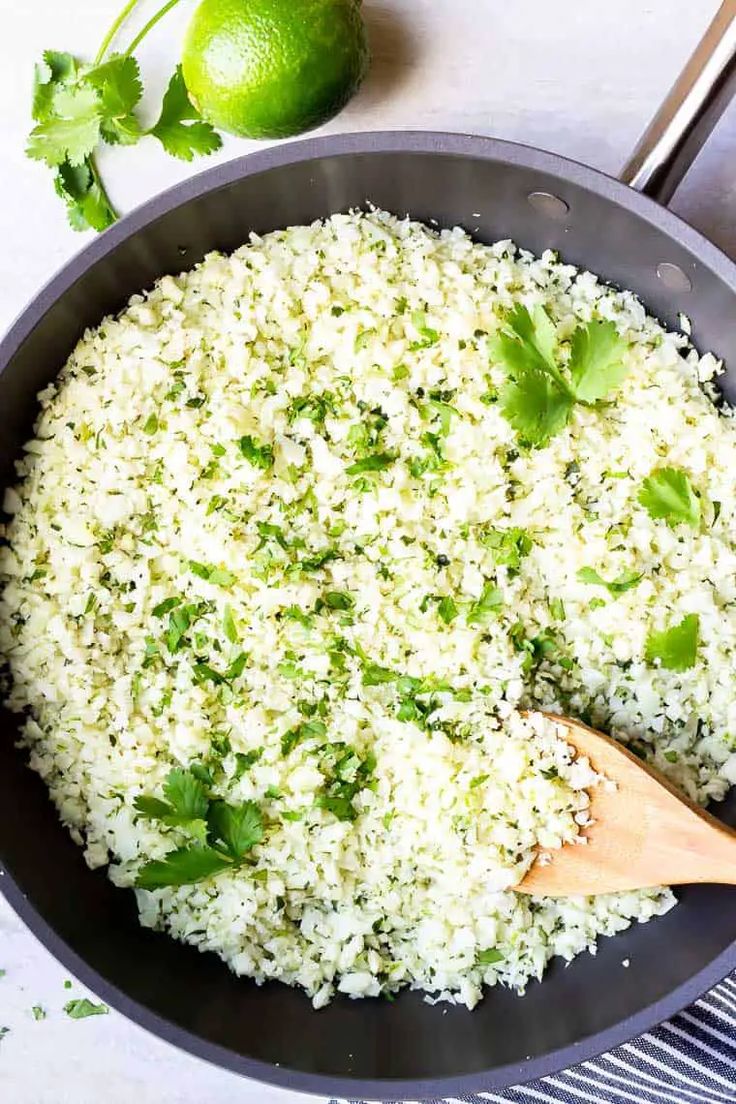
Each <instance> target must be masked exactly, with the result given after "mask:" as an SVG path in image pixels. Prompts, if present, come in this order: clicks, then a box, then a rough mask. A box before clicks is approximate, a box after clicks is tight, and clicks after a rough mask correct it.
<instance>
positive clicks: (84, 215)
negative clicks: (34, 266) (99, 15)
mask: <svg viewBox="0 0 736 1104" xmlns="http://www.w3.org/2000/svg"><path fill="white" fill-rule="evenodd" d="M174 2H176V0H174ZM173 6H174V4H173V3H171V2H170V3H168V4H165V5H164V7H163V8H162V9H161V10H160V12H159V13H158V15H156V16H154V17H153V18H152V19H151V20H149V22H148V24H146V26H145V28H144V29H143V31H142V32H141V33H140V34H139V35H138V36H137V38H136V40H135V42H134V43H133V46H131V48H129V49H128V50H127V51H126V52H125V53H122V54H113V55H110V56H109V57H108V58H107V59H106V60H105V54H106V52H107V48H108V46H109V44H110V41H111V39H112V38H113V36H114V34H115V33H116V32H117V31H118V30H119V28H120V26H121V23H122V21H123V20H122V18H121V17H118V19H117V20H116V21H115V23H114V25H113V27H112V28H111V32H109V33H108V34H107V36H106V37H105V40H104V42H103V44H102V47H101V48H100V50H99V51H98V53H97V57H96V58H95V60H94V62H93V63H92V64H91V65H88V64H85V63H83V62H81V61H79V60H78V59H77V58H75V57H73V56H72V55H71V54H68V53H60V52H58V51H55V50H47V51H46V52H45V53H44V54H43V57H42V60H41V61H40V62H38V63H37V64H36V66H35V69H34V82H33V102H32V116H33V119H34V122H35V124H36V125H35V126H34V127H33V130H32V131H31V133H30V136H29V139H28V146H27V150H26V152H27V154H28V156H29V157H31V158H33V159H34V160H38V161H44V162H45V163H46V164H47V165H48V166H49V167H50V168H51V169H53V170H54V188H55V190H56V193H57V195H58V196H59V197H60V198H61V199H62V200H63V201H64V203H65V204H66V207H67V213H68V216H69V222H70V224H71V225H72V227H73V228H74V229H75V230H87V229H90V228H91V229H94V230H104V229H105V228H106V227H108V226H110V225H111V224H112V223H113V222H115V220H116V219H117V213H116V211H115V209H114V207H113V206H112V204H111V203H110V200H109V198H108V196H107V193H106V191H105V187H104V185H103V183H102V180H101V178H100V175H99V172H98V169H97V165H96V161H95V156H96V153H97V150H98V148H99V147H100V145H101V144H102V143H103V142H106V143H108V144H110V145H123V146H131V145H135V143H137V142H138V141H140V139H141V138H143V137H144V136H145V135H146V134H150V135H152V136H153V137H155V138H157V139H158V140H159V141H160V142H161V144H162V145H163V147H164V149H165V150H166V151H167V152H168V153H170V154H172V156H174V157H180V158H183V159H184V160H187V161H190V160H191V159H192V156H193V155H194V154H195V153H201V154H207V153H211V152H212V151H213V150H215V149H218V148H219V146H220V145H221V144H222V143H221V140H220V137H219V135H218V134H217V133H216V132H215V131H214V130H213V129H212V127H211V126H210V125H209V124H208V123H205V122H203V121H202V120H201V118H200V116H199V113H198V112H197V110H196V108H195V107H194V106H193V104H192V103H191V101H190V100H189V97H188V95H187V91H186V87H185V85H184V80H183V77H182V73H181V67H177V69H176V72H175V73H174V75H173V77H172V78H171V81H170V83H169V87H168V90H167V92H166V94H165V96H164V101H163V106H162V109H161V115H160V117H159V119H158V121H157V123H156V124H155V125H154V126H153V127H152V128H151V129H150V130H147V131H146V130H144V129H143V127H142V126H141V123H140V120H139V118H138V116H137V114H136V111H137V107H138V104H139V102H140V99H141V96H142V93H143V85H142V83H141V77H140V70H139V67H138V62H137V61H136V60H135V58H134V57H132V56H131V55H132V50H133V48H134V47H135V46H137V45H138V43H139V42H140V41H142V39H143V38H144V36H145V34H146V33H147V32H148V31H149V30H150V29H151V28H152V27H153V26H154V25H155V24H156V22H157V21H158V18H160V16H161V15H163V14H165V12H166V11H167V10H168V9H169V8H171V7H173ZM129 8H130V5H129V6H128V8H126V10H125V12H124V13H123V17H124V15H125V14H126V13H127V11H128V10H129ZM191 120H194V121H191ZM185 121H188V122H189V125H188V126H185V125H184V123H185Z"/></svg>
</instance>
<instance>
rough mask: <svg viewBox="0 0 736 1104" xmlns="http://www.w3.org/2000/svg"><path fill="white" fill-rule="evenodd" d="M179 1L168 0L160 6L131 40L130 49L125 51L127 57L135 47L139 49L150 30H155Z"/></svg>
mask: <svg viewBox="0 0 736 1104" xmlns="http://www.w3.org/2000/svg"><path fill="white" fill-rule="evenodd" d="M136 3H137V0H136ZM178 3H179V0H168V3H166V4H164V6H163V7H162V8H159V10H158V11H157V12H156V14H155V15H152V16H151V18H150V19H149V20H148V22H147V23H146V25H145V26H144V27H142V28H141V29H140V31H139V32H138V34H137V35H136V36H135V38H134V39H133V41H132V42H131V44H130V46H129V47H128V49H127V50H126V51H125V55H124V56H125V57H130V55H131V54H132V53H133V51H134V50H135V49H137V47H138V46H139V45H140V44H141V42H142V41H143V39H144V38H145V37H146V35H147V34H148V32H149V31H151V30H153V28H154V27H155V26H156V24H157V23H158V21H159V19H163V17H164V16H165V15H166V13H167V12H169V11H171V9H172V8H174V7H176V5H177V4H178Z"/></svg>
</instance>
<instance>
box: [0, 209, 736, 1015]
mask: <svg viewBox="0 0 736 1104" xmlns="http://www.w3.org/2000/svg"><path fill="white" fill-rule="evenodd" d="M515 303H524V304H526V305H527V306H528V307H533V306H535V305H538V304H543V305H544V306H545V307H546V309H547V311H548V312H549V314H550V316H551V317H552V319H553V320H554V323H555V325H556V327H557V328H558V332H559V333H560V334H561V335H562V338H563V340H564V338H565V336H566V335H569V334H570V333H571V332H572V331H573V330H574V329H575V327H576V326H577V325H578V324H579V323H581V322H583V323H584V322H587V321H588V320H590V319H591V318H593V317H595V318H598V319H608V320H611V321H613V322H614V323H615V325H616V327H617V329H618V332H619V333H620V334H621V335H623V337H625V338H626V340H627V342H628V343H629V347H628V351H627V354H626V356H627V362H628V374H627V375H626V378H625V379H624V381H623V383H622V385H621V387H620V389H619V390H618V392H617V393H616V396H615V400H614V401H613V402H612V404H610V405H608V406H606V407H604V408H603V409H600V408H591V407H583V406H576V407H575V409H574V411H573V413H572V416H571V419H570V421H569V424H568V425H567V427H566V428H565V429H564V430H563V431H562V432H560V433H558V434H557V435H555V436H553V437H552V438H551V440H550V441H549V443H548V444H547V445H546V446H545V447H541V448H536V449H529V448H525V447H523V445H521V444H520V443H519V441H518V439H517V435H516V433H515V432H514V429H513V428H512V426H511V425H510V424H509V422H508V421H507V420H506V419H505V418H504V417H503V416H502V414H501V412H500V410H499V407H498V403H497V401H496V399H497V395H498V389H499V387H500V386H501V384H502V381H503V374H502V372H501V370H500V368H499V367H498V366H497V365H496V364H494V362H493V358H492V357H491V358H489V352H488V335H489V334H493V333H494V332H495V331H497V330H498V327H499V324H500V319H501V318H502V312H504V311H505V310H508V309H509V308H510V307H511V306H512V305H513V304H515ZM719 367H720V366H719V364H718V362H716V361H715V360H714V358H713V357H712V356H710V355H706V356H702V357H701V356H699V355H698V354H697V353H696V352H695V351H694V350H693V349H692V348H691V347H690V346H689V344H688V341H687V338H686V337H684V336H682V335H676V334H673V333H667V332H666V331H665V330H664V329H663V328H662V326H661V325H660V324H659V323H658V322H656V321H655V320H654V319H652V318H650V317H648V316H647V315H646V313H645V311H644V309H643V308H642V306H641V304H640V303H639V302H638V300H637V299H636V298H635V297H634V296H633V295H631V294H629V293H626V292H619V291H616V290H613V289H611V288H609V287H606V286H604V285H603V284H601V283H600V282H599V281H598V280H597V278H596V277H595V276H594V275H592V274H591V273H588V272H581V271H579V270H577V269H575V268H573V267H571V266H569V265H565V264H562V263H561V262H560V261H559V259H558V258H557V257H556V256H555V255H553V254H551V253H548V254H545V255H544V256H543V257H541V258H540V259H537V258H534V257H533V256H531V255H530V254H528V253H525V252H523V251H520V250H517V249H516V248H515V247H514V246H513V245H512V244H511V243H510V242H499V243H497V244H495V245H493V246H490V247H488V246H483V245H479V244H476V243H474V242H473V241H472V240H471V239H470V238H469V237H468V236H467V235H466V234H465V233H464V232H463V231H461V230H459V229H455V230H452V231H443V232H442V233H440V234H436V233H434V232H433V231H431V230H429V229H428V228H427V227H425V226H422V225H420V224H418V223H415V222H411V221H409V220H398V219H396V218H394V217H392V216H390V215H388V214H385V213H382V212H372V213H369V214H357V213H356V214H351V215H337V216H335V217H333V218H331V219H329V220H327V221H326V222H324V223H315V224H314V225H312V226H303V227H295V228H292V229H289V230H286V231H279V232H275V233H272V234H268V235H266V236H265V237H263V238H259V237H256V236H255V235H252V236H251V239H250V241H249V244H248V245H246V246H244V247H243V248H241V249H239V250H238V251H237V252H236V253H235V254H233V256H231V257H225V256H222V255H220V254H211V255H210V256H208V257H207V258H206V259H205V261H204V262H203V263H202V264H201V265H199V266H198V267H197V268H195V269H194V270H193V271H191V272H187V273H184V274H182V275H180V276H178V277H175V278H174V277H170V276H167V277H164V278H163V279H162V280H160V281H159V283H158V284H157V285H156V286H155V287H154V288H153V289H152V290H151V291H150V292H148V293H146V294H144V295H138V296H135V297H134V298H133V299H132V300H131V302H130V305H129V306H128V307H127V309H126V310H125V311H123V313H122V314H121V315H120V316H119V317H118V318H116V319H113V318H107V319H105V320H104V321H103V323H102V324H101V325H100V326H99V327H98V328H97V329H96V330H93V331H88V332H87V333H86V334H85V335H84V337H83V339H82V340H81V341H80V343H79V344H78V346H77V348H76V349H75V351H74V352H73V354H72V356H71V357H70V359H69V361H68V363H67V365H66V366H65V368H64V369H63V371H62V373H61V375H60V376H59V378H58V379H57V380H56V381H55V382H54V383H52V384H50V385H49V386H48V387H47V388H46V389H45V390H44V391H43V392H42V394H41V396H40V399H41V406H42V411H41V414H40V417H39V419H38V422H37V425H36V429H35V437H34V439H33V440H32V441H31V442H29V444H28V445H27V446H26V451H25V456H24V458H23V460H22V461H21V462H20V463H19V465H18V474H19V478H20V483H19V485H18V486H17V487H16V488H15V489H10V490H8V491H7V492H6V497H5V509H6V511H7V512H8V513H9V514H10V515H12V517H11V520H10V522H9V524H8V525H7V527H6V530H5V536H6V543H5V545H4V547H3V548H2V549H1V550H0V576H1V578H2V581H3V584H4V590H3V596H2V603H1V606H0V647H1V648H2V651H3V653H4V655H5V656H6V658H7V661H8V668H9V672H8V678H7V697H8V702H9V705H10V706H11V708H13V709H15V710H17V711H19V712H23V713H24V714H25V719H24V721H23V742H24V744H25V745H26V747H27V748H28V749H29V754H30V763H31V766H32V767H33V768H34V769H35V770H37V771H38V772H39V773H40V774H41V776H42V777H43V778H44V780H45V781H46V783H47V785H48V787H49V789H50V792H51V795H52V798H53V800H54V802H55V804H56V806H57V808H58V810H59V814H60V816H61V818H62V820H63V822H64V823H65V824H66V825H67V826H68V828H69V829H70V831H71V832H72V835H73V836H74V838H75V839H76V840H77V842H78V843H79V844H80V845H82V846H83V847H84V849H85V856H86V859H87V861H88V863H89V864H90V866H92V867H97V866H101V865H104V864H109V874H110V877H111V878H112V880H113V881H114V882H115V884H116V885H119V886H131V885H134V883H135V882H136V879H137V876H138V873H139V871H140V869H141V868H142V865H143V864H145V863H150V862H151V860H159V859H164V857H165V856H167V855H169V854H170V853H171V852H172V851H173V850H174V849H179V848H182V847H183V846H189V845H192V840H191V838H190V836H188V835H187V832H188V831H189V829H188V828H187V827H186V826H182V825H181V824H177V823H169V824H167V823H165V822H164V821H163V820H161V819H159V820H156V819H155V817H153V818H152V817H150V816H143V815H141V814H140V811H139V809H138V808H137V807H136V805H135V801H136V799H138V800H140V798H141V795H143V796H144V797H145V796H148V797H149V798H159V799H160V798H161V795H162V792H165V789H164V787H165V784H166V779H167V777H170V772H171V771H172V768H183V769H189V768H192V769H196V772H197V776H198V777H199V778H200V779H204V782H203V783H202V784H203V785H206V787H207V789H208V793H209V796H210V799H212V800H213V801H216V800H217V799H221V801H226V802H229V803H231V804H232V805H237V803H239V802H253V803H255V804H256V805H257V808H258V810H260V813H259V815H260V816H261V817H262V827H263V831H262V836H261V838H259V840H258V842H256V843H255V845H253V846H251V847H250V850H249V852H248V856H247V859H248V861H247V863H244V864H243V865H240V866H238V867H237V868H235V867H233V868H231V869H226V870H224V871H223V872H221V873H216V874H213V875H212V876H210V877H208V878H206V879H204V880H202V881H199V882H197V883H196V884H191V885H182V886H180V887H176V886H174V887H164V888H161V889H154V890H145V889H137V890H136V893H137V897H138V904H139V909H140V916H141V921H142V923H143V924H146V925H149V926H152V927H158V928H161V929H165V930H167V931H169V932H170V933H171V934H172V935H173V936H175V937H177V938H179V939H182V940H185V941H187V942H190V943H193V944H195V945H196V946H198V947H199V948H200V949H202V950H213V951H215V952H217V953H218V954H219V955H220V956H221V957H222V958H223V959H224V960H225V961H226V962H227V963H228V964H229V965H230V967H231V968H232V969H233V970H235V971H236V972H237V973H239V974H245V975H248V976H250V977H253V978H255V979H256V981H258V982H262V981H264V980H266V979H269V978H276V979H279V980H281V981H283V982H287V983H289V984H292V985H300V986H303V987H304V989H305V990H306V991H307V993H308V994H309V995H310V996H311V998H312V1000H313V1002H314V1004H315V1006H317V1007H319V1006H320V1005H323V1004H324V1003H326V1002H327V1001H328V1000H329V999H330V998H331V997H332V995H333V994H334V992H335V991H336V990H338V991H340V992H343V993H347V994H349V995H351V996H373V995H378V994H379V993H382V992H383V993H388V992H391V991H394V990H396V989H398V988H400V987H402V986H405V985H408V986H411V987H412V988H418V989H421V990H424V991H426V993H427V994H431V995H432V999H435V998H441V999H448V1000H456V1001H461V1002H464V1003H465V1004H467V1006H468V1007H472V1006H473V1005H474V1004H475V1003H476V1002H477V1001H478V999H479V998H480V996H481V995H482V987H483V985H493V984H496V983H498V982H500V983H502V984H504V985H508V986H512V987H514V988H516V989H517V990H519V991H520V992H522V991H523V989H524V986H525V984H526V983H527V981H528V980H529V979H530V978H532V977H533V978H539V977H541V975H542V972H543V970H544V967H545V964H546V963H547V962H548V960H549V959H550V958H551V957H552V956H555V955H559V956H562V957H563V958H564V959H566V960H569V959H571V958H572V957H573V956H575V955H576V954H578V953H580V952H581V951H584V950H589V951H591V952H593V953H594V952H595V945H596V939H597V937H598V936H599V935H610V934H613V933H615V932H618V931H621V930H623V929H624V928H626V927H627V926H628V925H629V924H630V923H631V922H632V921H634V920H637V921H645V920H649V919H650V918H651V917H653V916H655V915H659V914H661V913H663V912H665V911H666V910H667V909H669V908H670V907H671V906H672V904H673V903H674V898H673V897H672V894H671V893H670V891H669V890H667V889H664V888H663V889H657V890H647V891H641V892H632V893H624V894H616V895H611V896H605V897H597V898H588V899H586V898H574V899H562V900H553V899H547V898H527V897H525V896H523V895H520V894H517V893H515V892H514V891H513V889H512V888H510V887H512V886H513V885H514V884H515V883H516V882H518V881H519V880H520V878H521V877H522V876H523V873H524V872H525V870H527V869H528V867H529V865H530V864H531V862H532V861H533V859H534V855H535V852H536V849H537V848H538V847H545V848H550V847H558V846H561V845H562V844H563V843H566V842H571V841H576V840H577V841H579V840H580V838H581V837H580V835H579V833H580V831H581V828H582V827H583V826H584V825H585V823H586V819H587V814H586V808H587V804H588V795H587V790H588V789H589V788H590V787H591V786H592V785H595V784H597V782H598V781H599V780H598V779H596V776H595V775H594V773H593V772H592V770H591V769H590V767H589V766H588V764H587V763H586V762H585V761H582V762H581V761H574V760H573V758H572V753H571V749H570V748H569V747H568V746H567V745H566V744H565V743H564V740H563V739H562V738H561V735H560V732H558V730H557V728H556V726H555V725H554V724H553V723H552V722H550V721H546V720H545V719H543V718H542V717H541V716H540V715H539V714H538V713H528V714H523V713H521V712H520V710H524V709H530V708H531V709H534V707H544V708H545V709H552V710H557V711H559V712H562V713H568V714H570V715H574V716H581V717H583V718H584V719H586V720H587V721H589V722H590V723H592V724H594V725H597V726H598V727H601V728H603V729H605V730H606V731H609V732H611V733H612V734H613V735H615V736H617V737H619V738H621V739H625V740H626V741H628V742H630V743H632V744H633V746H634V748H635V749H636V750H637V751H638V752H639V753H640V754H641V755H643V756H645V757H647V758H649V759H651V760H652V761H653V762H654V763H655V764H656V765H657V767H659V768H660V769H661V770H663V771H665V772H666V773H667V774H668V775H669V777H670V778H671V779H672V780H673V781H674V782H675V783H676V784H677V785H679V786H680V787H682V789H683V790H685V791H686V792H687V793H688V794H689V795H690V796H692V797H694V798H696V799H697V800H699V801H701V802H703V803H705V802H707V801H709V800H711V799H717V798H720V797H722V796H723V795H724V794H725V792H726V791H727V789H728V788H729V786H730V785H732V784H733V783H736V751H735V744H734V734H736V696H734V695H733V693H732V690H731V674H732V671H733V651H734V645H735V644H736V500H735V499H734V495H733V491H732V483H733V472H734V471H736V436H735V435H734V427H733V423H732V421H731V420H730V419H728V418H724V417H723V416H722V415H721V414H720V413H719V412H718V411H717V409H716V408H715V406H714V404H713V402H712V397H713V394H714V391H713V384H712V380H713V378H714V376H715V375H716V374H717V372H718V371H719ZM662 465H671V466H675V467H678V468H680V469H683V470H684V471H685V472H687V474H688V477H689V479H690V481H691V483H692V485H693V487H694V488H695V491H696V494H697V496H698V500H699V503H700V510H701V513H702V524H701V525H700V526H699V527H698V528H693V527H691V526H687V525H684V524H680V525H676V526H674V527H670V526H669V525H668V524H666V522H665V521H663V520H661V519H657V518H654V517H652V516H651V515H650V514H649V512H648V511H647V510H646V509H645V508H644V507H643V506H642V505H641V504H640V502H639V500H638V492H639V489H640V487H641V485H642V482H643V480H645V479H646V478H647V477H648V476H649V475H650V473H651V472H652V471H653V470H654V469H656V468H659V467H661V466H662ZM581 568H585V569H594V570H595V571H596V572H598V573H599V574H600V576H601V577H604V578H605V579H614V578H616V577H618V576H622V577H623V576H624V575H625V576H626V577H627V578H631V577H634V575H636V576H641V578H640V579H639V580H638V582H637V585H631V586H630V587H629V589H622V590H621V592H620V593H616V592H614V591H611V590H610V589H607V588H606V587H604V586H591V584H590V582H582V581H581V580H580V578H579V572H580V569H581ZM688 615H697V616H698V619H699V626H700V634H699V642H698V649H697V658H696V661H695V663H694V664H693V665H692V666H690V667H689V668H688V669H686V670H679V671H678V670H673V669H668V668H666V667H665V666H662V665H660V664H659V663H658V662H657V661H653V660H652V659H651V657H650V658H648V657H647V643H646V642H647V638H648V636H649V635H650V634H651V633H652V632H661V631H662V630H663V629H664V628H665V627H666V626H668V625H671V624H672V623H673V622H678V621H680V620H682V618H684V617H686V616H688ZM192 765H194V767H192ZM254 838H255V837H254ZM194 846H196V843H195V844H194Z"/></svg>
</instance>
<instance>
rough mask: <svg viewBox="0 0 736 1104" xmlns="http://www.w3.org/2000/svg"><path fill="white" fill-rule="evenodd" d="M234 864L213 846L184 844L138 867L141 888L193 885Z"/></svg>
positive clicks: (137, 883)
mask: <svg viewBox="0 0 736 1104" xmlns="http://www.w3.org/2000/svg"><path fill="white" fill-rule="evenodd" d="M229 866H232V860H231V859H230V858H228V856H227V855H224V854H222V853H221V852H220V851H217V850H216V849H215V848H213V847H201V846H198V845H196V844H195V845H193V846H191V847H180V848H178V849H177V850H176V851H169V853H168V855H166V857H165V858H163V859H153V860H151V861H150V862H147V863H145V864H144V865H143V866H142V867H141V869H140V870H139V871H138V876H137V878H136V881H135V884H136V887H137V888H138V889H163V888H164V887H165V886H182V885H193V884H194V883H195V882H202V881H204V880H205V878H211V877H212V876H213V875H214V874H220V873H221V872H222V871H223V870H227V868H228V867H229Z"/></svg>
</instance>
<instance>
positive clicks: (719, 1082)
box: [330, 974, 736, 1104]
mask: <svg viewBox="0 0 736 1104" xmlns="http://www.w3.org/2000/svg"><path fill="white" fill-rule="evenodd" d="M450 1100H451V1101H452V1104H454V1102H455V1101H457V1102H458V1104H459V1102H461V1101H462V1102H463V1104H483V1102H485V1101H491V1102H494V1104H506V1102H509V1104H734V1102H736V974H734V975H733V976H732V977H731V978H728V979H726V981H724V982H722V983H721V984H720V985H719V986H717V987H716V988H715V989H713V990H711V992H710V993H708V994H706V996H704V997H702V998H701V1000H699V1001H697V1002H696V1003H695V1004H694V1005H692V1006H691V1007H690V1008H688V1009H687V1011H686V1012H681V1013H680V1015H679V1016H675V1018H674V1019H673V1020H671V1021H670V1022H669V1023H665V1024H662V1026H661V1027H658V1028H656V1029H655V1030H654V1031H650V1032H647V1034H646V1035H641V1036H640V1037H639V1038H638V1039H635V1040H634V1041H633V1042H631V1043H625V1044H624V1045H623V1046H620V1047H617V1048H616V1050H612V1051H611V1052H610V1053H609V1054H604V1055H602V1056H601V1057H600V1058H596V1059H594V1060H593V1061H591V1062H583V1063H582V1064H581V1065H579V1066H572V1067H571V1068H570V1069H567V1070H564V1072H562V1073H556V1074H554V1076H552V1077H545V1078H543V1079H542V1080H541V1081H531V1082H529V1084H527V1085H519V1086H518V1087H517V1088H514V1089H506V1090H505V1091H503V1092H497V1093H494V1092H481V1093H477V1094H474V1095H470V1096H460V1097H452V1098H450ZM330 1104H338V1101H331V1102H330ZM351 1104H359V1102H357V1101H354V1102H351ZM418 1104H425V1102H418ZM426 1104H429V1102H426ZM431 1104H441V1102H440V1101H432V1102H431Z"/></svg>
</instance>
